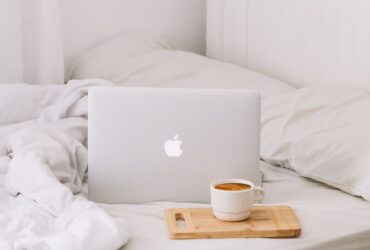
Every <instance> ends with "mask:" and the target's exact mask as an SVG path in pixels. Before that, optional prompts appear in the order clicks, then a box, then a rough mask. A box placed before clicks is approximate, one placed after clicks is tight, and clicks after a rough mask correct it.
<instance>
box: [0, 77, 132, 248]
mask: <svg viewBox="0 0 370 250" xmlns="http://www.w3.org/2000/svg"><path fill="white" fill-rule="evenodd" d="M100 85H112V84H111V83H109V82H106V81H103V80H85V81H72V82H70V83H69V84H68V85H66V86H62V87H59V86H55V85H51V86H29V85H25V84H11V85H8V86H7V85H0V111H1V116H0V249H1V250H8V249H9V250H11V249H17V250H33V249H34V250H65V249H72V250H83V249H86V250H87V249H88V250H91V249H96V250H98V249H99V250H108V249H111V250H114V249H117V248H118V247H120V246H122V245H123V244H124V243H125V242H126V241H127V239H128V231H127V224H126V223H125V222H124V220H114V219H113V218H112V217H110V216H109V215H108V214H106V213H105V212H104V211H103V210H102V209H100V208H99V207H98V206H96V204H94V203H92V202H89V201H87V200H86V199H84V198H83V197H79V196H74V193H76V192H79V191H80V190H81V186H82V179H83V176H84V173H85V171H86V169H87V147H86V140H87V90H88V88H89V87H91V86H100Z"/></svg>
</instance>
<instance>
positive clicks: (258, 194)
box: [254, 186, 265, 203]
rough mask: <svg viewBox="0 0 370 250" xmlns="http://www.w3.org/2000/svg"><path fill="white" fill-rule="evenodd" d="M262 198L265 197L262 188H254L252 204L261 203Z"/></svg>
mask: <svg viewBox="0 0 370 250" xmlns="http://www.w3.org/2000/svg"><path fill="white" fill-rule="evenodd" d="M263 197H265V191H263V188H262V187H260V186H255V187H254V202H257V203H259V202H261V201H262V199H263Z"/></svg>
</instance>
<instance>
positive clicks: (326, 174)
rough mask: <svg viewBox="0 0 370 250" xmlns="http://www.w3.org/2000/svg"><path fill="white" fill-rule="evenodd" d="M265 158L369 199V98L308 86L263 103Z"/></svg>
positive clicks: (340, 89)
mask: <svg viewBox="0 0 370 250" xmlns="http://www.w3.org/2000/svg"><path fill="white" fill-rule="evenodd" d="M261 119H262V126H261V158H262V159H264V160H266V161H268V162H269V163H272V164H275V165H280V166H283V167H287V168H290V169H293V170H295V171H296V172H297V173H298V174H300V175H301V176H304V177H309V178H312V179H314V180H317V181H320V182H323V183H326V184H328V185H331V186H333V187H336V188H339V189H341V190H343V191H345V192H348V193H350V194H353V195H356V196H362V197H363V198H365V199H366V200H368V201H369V200H370V95H369V94H367V93H365V92H362V91H361V90H356V89H351V88H347V87H306V88H302V89H297V90H293V91H288V92H285V93H281V94H277V95H272V96H268V97H265V98H263V99H262V117H261Z"/></svg>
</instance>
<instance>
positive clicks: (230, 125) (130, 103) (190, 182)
mask: <svg viewBox="0 0 370 250" xmlns="http://www.w3.org/2000/svg"><path fill="white" fill-rule="evenodd" d="M88 98H89V99H88V106H89V108H88V112H89V121H88V126H89V127H88V128H89V130H88V148H89V157H88V164H89V172H88V189H89V190H88V195H89V199H90V200H92V201H95V202H101V203H146V202H154V201H173V202H197V203H198V202H199V203H208V202H209V199H210V197H209V185H210V183H211V182H212V181H214V180H216V179H221V178H242V179H248V180H251V181H252V182H254V183H255V184H257V185H260V183H261V173H260V170H259V159H260V154H259V148H260V144H259V140H260V97H259V94H258V92H257V91H254V90H221V89H177V88H167V89H165V88H127V87H94V88H91V89H90V90H89V97H88Z"/></svg>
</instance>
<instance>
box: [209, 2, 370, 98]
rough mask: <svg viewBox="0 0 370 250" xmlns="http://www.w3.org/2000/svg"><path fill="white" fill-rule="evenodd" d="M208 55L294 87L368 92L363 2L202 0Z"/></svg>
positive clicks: (369, 20) (369, 54)
mask: <svg viewBox="0 0 370 250" xmlns="http://www.w3.org/2000/svg"><path fill="white" fill-rule="evenodd" d="M208 5H209V6H208V23H207V25H208V26H207V27H208V38H207V43H208V44H207V46H208V48H207V50H208V55H209V56H211V57H214V58H217V59H221V60H225V61H228V62H233V63H236V64H240V65H243V66H247V67H248V68H250V69H253V70H256V71H258V72H261V73H264V74H266V75H269V76H272V77H275V78H278V79H281V80H284V81H286V82H288V83H290V84H292V85H294V86H298V87H300V86H307V85H323V84H325V85H347V86H348V85H349V86H355V87H360V88H362V89H366V90H369V91H370V1H369V0H208Z"/></svg>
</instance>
